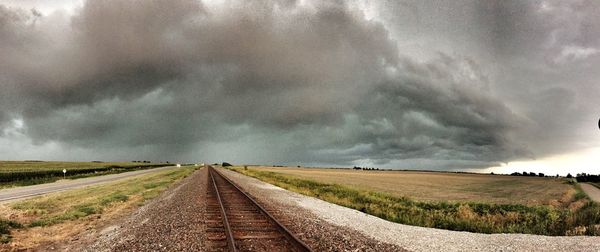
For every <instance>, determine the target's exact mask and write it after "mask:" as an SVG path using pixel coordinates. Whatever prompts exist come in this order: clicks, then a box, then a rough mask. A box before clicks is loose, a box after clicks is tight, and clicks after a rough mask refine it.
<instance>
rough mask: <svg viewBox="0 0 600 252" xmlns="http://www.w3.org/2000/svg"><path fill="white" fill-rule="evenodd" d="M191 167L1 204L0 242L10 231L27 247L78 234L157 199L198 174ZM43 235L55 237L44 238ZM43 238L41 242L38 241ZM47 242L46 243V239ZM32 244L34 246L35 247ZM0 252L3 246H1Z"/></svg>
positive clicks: (7, 237)
mask: <svg viewBox="0 0 600 252" xmlns="http://www.w3.org/2000/svg"><path fill="white" fill-rule="evenodd" d="M196 169H197V167H193V166H188V167H183V168H180V169H175V170H166V171H160V172H157V173H153V174H148V175H142V176H137V177H134V178H131V179H126V180H123V181H118V182H114V183H110V184H104V185H98V186H92V187H88V188H84V189H77V190H73V191H67V192H59V193H53V194H49V195H46V196H40V197H36V198H32V199H28V200H22V201H17V202H14V203H9V204H4V205H0V241H1V242H3V243H7V242H9V241H10V240H11V238H12V237H11V232H10V231H11V230H16V231H19V232H18V233H17V235H18V236H15V239H14V240H16V241H18V242H19V243H20V244H21V245H22V246H23V247H24V248H28V247H30V246H33V245H35V244H39V243H41V242H45V241H49V240H52V239H57V240H60V239H62V238H64V237H70V236H72V235H74V234H77V233H78V232H80V231H81V230H82V229H85V228H86V227H85V226H86V225H88V224H89V223H90V222H94V221H98V220H100V219H103V220H104V219H107V218H108V219H110V216H115V215H118V214H119V213H122V212H123V211H127V209H129V210H132V209H134V208H135V207H137V206H140V205H142V204H143V203H144V202H145V201H146V200H149V199H152V198H155V197H156V196H158V195H159V194H160V193H161V192H163V191H164V190H165V189H167V188H168V186H169V185H171V184H172V183H173V182H176V181H178V180H180V179H182V178H184V177H186V176H188V175H190V174H191V173H192V172H193V171H195V170H196ZM43 234H52V235H51V236H47V237H44V235H43ZM40 237H43V239H42V240H39V239H40ZM44 239H45V240H44ZM32 244H33V245H32ZM0 250H1V247H0Z"/></svg>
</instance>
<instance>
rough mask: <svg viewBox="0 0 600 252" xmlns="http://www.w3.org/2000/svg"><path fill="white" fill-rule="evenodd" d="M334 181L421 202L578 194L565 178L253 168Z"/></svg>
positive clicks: (547, 199)
mask: <svg viewBox="0 0 600 252" xmlns="http://www.w3.org/2000/svg"><path fill="white" fill-rule="evenodd" d="M252 169H256V170H260V171H271V172H277V173H282V174H289V175H294V176H297V177H298V178H304V179H311V180H315V181H318V182H324V183H335V184H340V185H346V186H351V187H354V188H358V189H366V190H373V191H381V192H386V193H389V194H391V195H394V196H399V197H409V198H412V199H416V200H422V201H438V200H444V201H450V202H466V201H476V202H485V203H500V204H515V203H517V204H524V205H540V204H541V205H548V204H556V203H558V201H560V200H561V199H563V198H569V197H570V196H571V195H572V194H574V193H575V189H574V188H573V186H572V185H569V184H567V183H565V182H564V181H563V180H562V179H556V178H540V177H517V176H501V175H489V174H472V173H449V172H420V171H363V170H348V169H317V168H287V167H252Z"/></svg>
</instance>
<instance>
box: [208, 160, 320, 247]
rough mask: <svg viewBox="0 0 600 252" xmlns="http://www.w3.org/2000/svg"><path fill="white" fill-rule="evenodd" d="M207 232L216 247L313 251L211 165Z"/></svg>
mask: <svg viewBox="0 0 600 252" xmlns="http://www.w3.org/2000/svg"><path fill="white" fill-rule="evenodd" d="M208 173H209V175H208V180H209V181H208V182H209V183H208V184H209V188H208V197H207V200H208V201H207V211H206V213H207V216H206V224H207V234H208V246H209V248H210V249H211V250H214V251H311V250H310V248H308V246H306V244H305V243H304V242H302V241H301V240H299V239H298V238H297V237H296V236H294V235H293V234H292V233H291V232H290V231H289V230H288V229H287V228H285V227H284V226H283V225H282V224H281V223H280V222H279V221H277V220H276V219H275V218H274V217H273V216H272V215H271V214H270V213H269V212H267V210H265V208H263V207H262V206H261V205H260V204H258V203H257V202H256V201H255V200H254V199H252V198H251V197H250V196H249V195H248V194H246V193H245V192H244V191H242V190H241V189H240V188H239V187H238V186H237V185H236V184H235V183H233V182H232V181H231V180H229V179H228V178H226V177H225V176H223V175H222V174H221V173H220V172H218V171H217V170H216V169H214V168H213V167H211V166H209V167H208Z"/></svg>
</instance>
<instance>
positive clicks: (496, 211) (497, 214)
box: [234, 167, 600, 235]
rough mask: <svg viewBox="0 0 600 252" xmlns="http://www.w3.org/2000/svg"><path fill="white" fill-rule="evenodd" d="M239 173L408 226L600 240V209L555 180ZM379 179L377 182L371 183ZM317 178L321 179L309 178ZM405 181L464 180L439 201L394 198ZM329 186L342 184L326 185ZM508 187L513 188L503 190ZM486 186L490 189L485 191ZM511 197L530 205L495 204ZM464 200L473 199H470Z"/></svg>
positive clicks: (449, 182)
mask: <svg viewBox="0 0 600 252" xmlns="http://www.w3.org/2000/svg"><path fill="white" fill-rule="evenodd" d="M234 170H235V171H237V172H240V173H243V174H246V175H249V176H252V177H255V178H258V179H260V180H263V181H265V182H268V183H271V184H274V185H277V186H280V187H282V188H285V189H288V190H291V191H295V192H298V193H301V194H304V195H308V196H312V197H316V198H319V199H322V200H325V201H328V202H331V203H335V204H338V205H342V206H346V207H350V208H354V209H356V210H359V211H362V212H365V213H368V214H371V215H375V216H378V217H380V218H383V219H387V220H390V221H394V222H397V223H402V224H409V225H415V226H423V227H434V228H442V229H449V230H459V231H470V232H478V233H527V234H541V235H600V229H599V226H600V225H599V224H600V206H599V205H598V204H596V203H593V202H590V201H589V200H588V199H587V198H586V196H585V194H584V193H581V192H580V191H579V190H578V189H577V187H576V186H573V185H569V184H567V183H565V182H563V181H561V180H556V179H551V178H535V179H534V180H531V179H532V178H521V177H509V176H491V175H476V174H444V173H422V174H421V175H419V176H416V175H415V174H413V173H410V172H408V173H404V174H403V173H402V172H399V173H396V174H394V173H395V172H368V171H367V172H364V171H358V172H356V176H357V177H361V178H362V179H358V180H353V176H349V175H348V174H340V173H347V172H346V171H347V170H346V171H344V170H326V171H325V172H331V173H330V174H329V176H318V175H315V174H311V173H310V172H309V174H308V175H307V174H306V171H304V172H303V171H301V170H297V169H285V168H284V169H275V170H277V171H272V170H269V169H267V170H263V169H255V168H250V169H247V170H245V169H243V168H239V167H235V168H234ZM320 170H324V169H320ZM288 171H294V172H298V174H303V176H304V177H301V176H300V175H298V174H283V172H288ZM313 171H314V170H313ZM374 174H376V178H375V179H373V178H369V176H370V175H374ZM311 175H314V176H315V177H316V179H315V177H312V178H310V179H309V178H307V177H306V176H308V177H310V176H311ZM405 175H406V176H408V177H411V178H410V181H412V182H411V183H413V184H422V185H423V184H424V185H428V184H430V183H431V181H432V180H434V181H435V180H436V178H435V176H452V177H454V176H456V177H455V180H456V179H458V180H459V183H456V181H452V180H451V179H449V178H445V181H441V180H440V181H439V182H440V183H442V184H441V185H438V187H439V188H438V189H434V190H436V191H437V192H436V193H433V194H434V197H435V198H434V199H431V197H424V198H419V197H415V196H411V197H407V196H403V194H402V193H401V192H400V191H395V192H390V190H392V191H394V190H397V189H392V188H393V187H400V188H403V186H401V185H400V184H399V183H398V182H396V186H393V185H391V184H388V182H389V181H388V180H389V179H390V178H392V179H393V178H395V179H396V180H397V179H398V178H400V177H403V176H405ZM379 176H380V177H379ZM415 176H416V177H417V178H416V177H415ZM465 176H466V179H467V180H468V181H470V182H471V184H462V183H464V182H465V181H460V180H461V179H465ZM482 176H485V177H482ZM349 177H350V178H349ZM515 179H516V180H522V179H525V180H523V181H520V182H519V181H514V180H515ZM317 180H320V181H317ZM327 180H336V181H339V182H338V183H331V182H323V181H327ZM357 181H363V182H362V183H359V182H357ZM477 181H478V182H477ZM485 181H487V183H486V182H485ZM502 181H504V182H508V181H512V182H511V183H508V184H502ZM540 181H542V182H545V183H540ZM365 183H366V184H368V186H367V185H365ZM473 183H474V184H477V183H480V184H479V185H478V186H477V187H482V188H483V187H485V188H486V189H485V190H483V191H482V192H481V193H479V194H477V193H476V192H475V191H473V190H472V189H473V187H475V185H473ZM522 183H524V184H522ZM546 183H549V184H551V185H554V186H556V187H562V188H563V189H560V190H558V191H560V192H561V193H562V195H561V194H560V193H559V194H558V195H559V196H560V197H559V200H551V199H549V197H548V196H550V195H554V194H555V193H553V192H550V193H548V192H543V191H541V190H540V185H542V186H541V188H542V190H544V189H543V188H544V186H543V185H545V184H546ZM459 184H462V189H461V190H462V191H460V190H459V189H458V188H457V186H458V185H459ZM485 184H488V185H489V186H483V185H485ZM417 187H418V186H417ZM487 187H492V188H491V189H490V188H487ZM374 188H379V189H374ZM443 188H446V189H443ZM515 188H516V189H515ZM564 189H566V190H564ZM429 190H431V189H429ZM523 190H525V191H523ZM494 192H496V194H494ZM412 193H413V194H414V193H415V192H412ZM511 193H519V194H520V196H519V197H521V198H523V197H524V198H527V200H525V201H523V200H519V199H518V198H515V199H513V200H514V201H515V202H520V203H495V202H505V201H506V200H505V199H504V198H506V197H509V198H511V197H512V196H511V195H510V194H511ZM464 194H468V195H470V196H469V197H466V198H465V197H464ZM536 195H537V199H536ZM457 198H458V200H457Z"/></svg>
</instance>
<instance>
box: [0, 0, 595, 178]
mask: <svg viewBox="0 0 600 252" xmlns="http://www.w3.org/2000/svg"><path fill="white" fill-rule="evenodd" d="M492 3H493V4H492ZM464 4H467V5H468V6H471V9H470V10H471V11H472V13H471V14H472V15H466V16H465V17H462V19H461V17H455V16H453V15H450V16H451V17H452V18H450V19H448V20H450V21H452V23H454V24H455V25H456V24H460V23H467V24H476V26H477V27H472V28H473V31H469V29H463V28H456V29H454V28H452V29H450V30H449V31H448V30H447V29H446V28H447V25H448V24H443V23H444V22H443V20H446V19H445V18H444V15H449V14H448V13H455V12H456V11H457V10H456V8H457V7H456V6H450V3H445V5H448V6H446V7H444V6H419V3H418V2H417V3H412V2H398V1H390V2H386V1H381V2H377V4H372V5H367V6H365V4H364V3H362V2H353V1H351V2H344V1H332V2H325V1H225V3H220V4H219V3H209V2H202V1H197V0H175V1H141V0H140V1H115V0H111V1H87V2H84V3H83V4H82V5H81V6H78V7H75V8H73V10H72V11H71V12H67V11H60V10H58V11H52V12H48V13H43V14H40V13H39V12H38V11H37V10H35V9H34V10H30V9H27V8H21V7H18V6H11V5H10V4H8V5H6V6H2V5H0V58H2V60H1V61H0V85H1V86H0V88H1V94H0V99H1V100H0V106H1V109H0V127H2V128H3V129H4V130H2V131H0V132H3V133H2V134H3V136H2V137H3V141H4V142H6V143H7V144H10V143H11V141H12V142H15V141H30V142H31V144H32V145H33V146H38V147H40V146H41V147H40V148H42V149H43V148H46V147H44V146H47V145H48V144H52V145H53V146H54V147H52V148H49V149H48V150H47V152H48V153H50V154H48V155H52V153H56V152H62V153H61V154H59V155H58V156H59V157H61V158H72V159H99V158H106V159H132V160H134V159H135V160H137V159H152V160H174V159H175V160H182V161H195V160H214V161H219V160H228V161H232V162H254V163H279V164H310V165H334V166H342V165H353V164H358V165H363V164H364V165H378V166H395V167H398V168H431V169H446V168H460V167H488V166H493V165H497V164H499V163H501V162H508V161H512V160H522V159H530V158H535V157H539V156H543V155H546V154H552V153H557V152H562V151H568V150H570V149H571V148H573V146H570V145H569V144H565V145H560V146H564V148H559V147H553V148H550V147H544V146H547V145H549V144H550V145H558V144H560V143H561V142H560V141H564V140H565V139H564V138H568V137H573V136H574V133H572V131H574V130H575V129H576V128H577V126H576V125H567V124H568V123H569V122H572V121H581V119H582V115H589V114H591V112H593V110H594V109H592V108H589V107H586V105H589V103H587V102H588V101H591V100H590V99H591V98H592V96H593V95H592V94H598V88H595V86H594V87H593V85H594V84H595V80H596V79H595V77H597V75H595V74H594V73H591V72H590V71H589V70H585V67H586V65H585V64H592V63H589V62H598V61H599V60H598V57H596V56H597V54H598V49H597V48H598V47H597V46H598V43H599V42H600V41H599V40H598V37H591V36H598V35H597V34H595V33H593V32H591V31H594V30H597V29H593V28H594V27H598V26H600V21H599V20H597V18H595V16H593V15H591V14H590V13H593V12H591V10H589V9H586V8H584V7H581V6H580V5H583V3H580V5H577V4H572V5H571V4H565V3H556V6H555V3H546V5H542V3H537V2H536V3H533V2H531V3H523V4H516V3H512V2H507V1H498V2H487V3H478V2H466V1H465V2H464ZM425 5H427V4H425ZM559 5H560V6H559ZM544 8H546V9H544ZM467 9H468V8H467ZM592 9H593V10H598V7H597V6H594V7H593V8H592ZM410 10H418V11H416V12H414V11H412V12H413V16H412V17H408V18H404V19H403V18H402V17H404V16H402V15H401V14H402V13H404V12H406V11H410ZM468 10H469V9H468ZM568 11H573V12H577V13H581V14H578V15H577V17H578V19H577V20H575V21H573V20H569V22H580V23H581V24H580V26H577V24H572V26H573V27H575V28H573V27H565V25H564V23H563V21H564V20H565V19H566V18H568V17H571V14H570V13H566V12H568ZM373 12H375V13H377V15H376V17H372V15H373V14H372V13H373ZM438 12H441V13H438ZM488 13H493V14H494V15H487V14H488ZM433 14H435V15H437V18H438V19H437V21H435V20H436V16H428V15H433ZM588 14H589V15H588ZM415 15H416V17H415ZM586 15H588V16H586ZM463 19H468V20H463ZM432 20H433V21H432ZM547 20H551V22H546V21H547ZM475 21H477V22H475ZM431 22H433V23H431ZM452 23H450V25H452ZM419 27H428V28H427V29H431V30H429V31H424V30H421V28H419ZM444 27H446V28H444ZM436 29H439V30H440V31H442V30H443V31H444V33H448V34H446V35H443V36H444V37H443V38H444V40H443V41H439V40H437V41H436V40H435V39H432V37H431V36H430V34H436ZM573 29H576V30H578V31H580V33H574V32H573ZM421 33H423V34H421ZM463 33H466V34H467V35H464V34H463ZM461 34H462V35H461ZM548 36H552V37H550V39H553V41H549V40H548V39H549V38H548ZM465 39H468V40H469V42H468V43H466V45H465V44H462V45H460V44H461V41H464V40H465ZM411 40H412V41H417V42H416V43H417V44H418V45H419V46H417V47H411V46H410V45H408V46H407V44H406V42H407V41H411ZM419 41H421V42H422V43H421V42H419ZM440 43H441V44H444V45H446V46H442V45H441V44H440ZM455 45H456V46H455ZM469 45H473V47H472V50H471V49H469V48H470V47H469ZM423 46H428V47H429V46H431V47H430V48H426V50H425V51H426V52H425V53H423V54H422V55H423V56H422V57H421V56H420V55H421V51H423ZM447 48H457V49H456V50H455V51H448V50H447ZM524 57H530V60H529V61H525V62H524V61H523V59H524ZM531 62H533V63H531ZM585 62H588V63H585ZM573 64H582V65H581V66H579V67H578V68H577V69H579V70H578V71H580V72H581V73H582V74H585V75H586V77H579V76H576V77H575V76H574V77H572V78H569V77H564V75H563V74H564V73H567V72H571V71H572V69H573V66H572V65H573ZM582 69H583V70H582ZM548 72H551V74H550V75H556V76H557V78H556V79H551V78H548V77H547V75H546V74H547V73H548ZM561 76H562V77H561ZM573 80H577V83H570V81H573ZM581 80H585V81H583V82H582V81H581ZM585 89H591V91H590V90H585ZM580 92H583V93H586V94H580ZM581 95H589V96H590V97H581ZM553 106H556V108H557V109H555V110H548V107H553ZM596 110H597V109H596ZM556 113H560V115H562V116H567V117H569V116H570V117H571V118H570V119H571V120H570V121H567V120H558V121H557V120H555V118H556V116H557V115H556ZM15 123H16V124H18V125H16V124H15ZM15 125H16V126H15ZM541 125H543V126H544V127H545V131H544V132H540V131H539V129H540V126H541ZM11 132H12V133H11ZM548 136H556V137H557V138H556V139H558V140H555V141H554V140H552V141H551V140H547V139H548ZM11 139H12V140H11ZM580 144H583V145H586V144H587V145H590V144H591V143H581V142H580ZM23 148H25V147H23ZM0 151H2V150H0ZM23 151H25V150H23ZM69 152H70V153H72V154H68V153H69ZM65 153H67V154H65ZM7 155H9V154H6V153H5V154H2V152H0V158H10V157H9V156H7ZM29 158H36V157H29ZM415 160H418V161H415Z"/></svg>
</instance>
